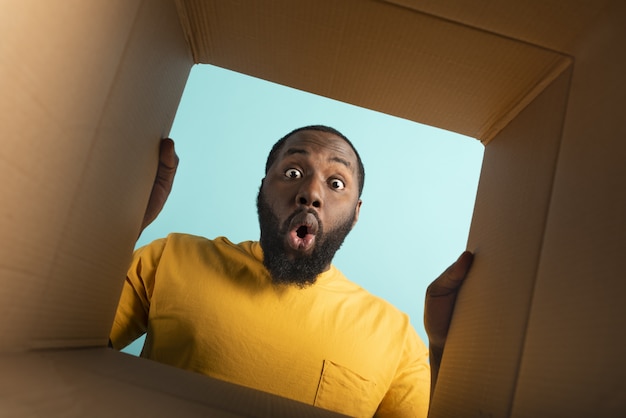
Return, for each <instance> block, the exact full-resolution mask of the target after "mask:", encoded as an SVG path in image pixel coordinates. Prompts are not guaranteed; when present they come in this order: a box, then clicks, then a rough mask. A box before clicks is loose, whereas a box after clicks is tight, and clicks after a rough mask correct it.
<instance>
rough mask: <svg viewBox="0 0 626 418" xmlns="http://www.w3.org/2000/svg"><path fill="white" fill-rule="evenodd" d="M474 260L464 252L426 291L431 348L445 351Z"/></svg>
mask: <svg viewBox="0 0 626 418" xmlns="http://www.w3.org/2000/svg"><path fill="white" fill-rule="evenodd" d="M473 259H474V255H473V254H472V253H471V252H469V251H465V252H463V254H461V256H460V257H459V258H458V259H457V260H456V261H455V262H454V263H453V264H452V265H451V266H450V267H448V268H447V269H446V271H444V272H443V273H442V274H441V276H439V277H438V278H437V279H435V281H434V282H432V283H431V284H430V286H428V289H427V290H426V301H425V306H424V325H425V328H426V333H427V334H428V339H429V343H430V345H431V348H440V349H443V346H444V345H445V342H446V338H447V336H448V329H449V328H450V321H451V319H452V313H453V312H454V305H455V303H456V295H457V292H458V290H459V288H460V287H461V284H462V283H463V280H464V279H465V276H466V275H467V272H468V271H469V269H470V267H471V265H472V261H473Z"/></svg>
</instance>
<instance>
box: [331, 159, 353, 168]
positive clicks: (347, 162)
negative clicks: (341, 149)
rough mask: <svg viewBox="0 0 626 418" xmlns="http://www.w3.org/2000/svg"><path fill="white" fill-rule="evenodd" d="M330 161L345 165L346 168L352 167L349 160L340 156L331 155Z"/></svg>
mask: <svg viewBox="0 0 626 418" xmlns="http://www.w3.org/2000/svg"><path fill="white" fill-rule="evenodd" d="M330 161H335V162H338V163H340V164H343V165H345V166H346V167H348V168H352V164H350V161H348V160H344V159H343V158H340V157H331V158H330Z"/></svg>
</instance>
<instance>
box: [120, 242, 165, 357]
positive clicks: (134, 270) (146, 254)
mask: <svg viewBox="0 0 626 418" xmlns="http://www.w3.org/2000/svg"><path fill="white" fill-rule="evenodd" d="M165 243H166V239H160V240H157V241H154V242H152V243H151V244H148V245H146V246H145V247H142V248H139V249H138V250H136V251H135V252H134V254H133V261H132V263H131V265H130V268H129V269H128V272H127V274H126V281H125V282H124V287H123V289H122V295H121V297H120V301H119V304H118V307H117V312H116V314H115V319H114V321H113V327H112V328H111V334H110V337H109V338H110V340H111V344H112V345H113V348H115V349H118V350H120V349H122V348H124V347H126V346H127V345H128V344H130V343H132V342H133V341H134V340H136V339H137V338H139V337H140V336H142V335H143V334H144V333H145V332H146V329H147V326H148V315H149V312H150V299H151V297H152V292H153V290H154V283H155V277H156V272H157V267H158V264H159V262H160V260H161V255H162V254H163V249H164V247H165Z"/></svg>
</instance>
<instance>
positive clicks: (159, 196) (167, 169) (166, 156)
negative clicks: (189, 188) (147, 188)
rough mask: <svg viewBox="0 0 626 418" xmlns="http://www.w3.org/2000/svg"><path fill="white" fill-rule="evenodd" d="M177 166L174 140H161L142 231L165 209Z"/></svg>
mask: <svg viewBox="0 0 626 418" xmlns="http://www.w3.org/2000/svg"><path fill="white" fill-rule="evenodd" d="M177 167H178V155H176V151H175V150H174V141H172V140H171V139H169V138H166V139H163V140H161V145H160V150H159V167H158V168H157V174H156V178H155V179H154V185H153V186H152V192H151V193H150V200H148V206H147V207H146V213H145V214H144V217H143V222H142V223H141V230H142V231H143V230H144V229H145V228H146V227H147V226H148V225H150V223H152V221H154V220H155V219H156V217H157V215H158V214H159V213H160V212H161V209H163V206H164V205H165V201H166V200H167V197H168V196H169V194H170V191H171V190H172V185H173V184H174V176H175V175H176V168H177Z"/></svg>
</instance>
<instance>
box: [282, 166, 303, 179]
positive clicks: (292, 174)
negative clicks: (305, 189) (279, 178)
mask: <svg viewBox="0 0 626 418" xmlns="http://www.w3.org/2000/svg"><path fill="white" fill-rule="evenodd" d="M285 177H288V178H290V179H299V178H301V177H302V172H301V171H300V170H298V169H297V168H289V169H287V171H285Z"/></svg>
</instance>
